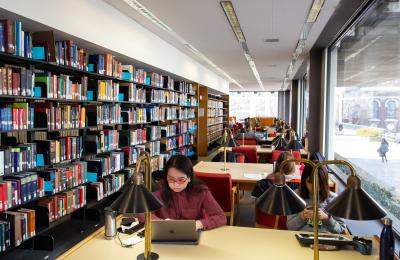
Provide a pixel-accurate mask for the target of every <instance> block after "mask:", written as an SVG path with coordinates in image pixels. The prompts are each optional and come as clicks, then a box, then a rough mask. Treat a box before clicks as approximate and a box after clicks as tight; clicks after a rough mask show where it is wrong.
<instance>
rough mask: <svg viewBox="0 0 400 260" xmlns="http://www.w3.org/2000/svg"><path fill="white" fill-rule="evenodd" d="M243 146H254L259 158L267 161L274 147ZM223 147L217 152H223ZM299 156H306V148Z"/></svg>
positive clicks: (230, 149)
mask: <svg viewBox="0 0 400 260" xmlns="http://www.w3.org/2000/svg"><path fill="white" fill-rule="evenodd" d="M241 146H244V147H256V149H257V154H258V155H260V158H262V159H264V160H265V161H267V162H269V161H270V160H271V154H272V151H273V150H274V148H263V147H261V145H241ZM226 150H227V151H232V147H227V148H226ZM223 151H224V147H221V148H219V149H218V152H223ZM300 154H301V158H305V159H307V158H308V153H307V151H306V150H304V149H301V150H300Z"/></svg>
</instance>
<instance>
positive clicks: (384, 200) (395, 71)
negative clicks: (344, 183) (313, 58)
mask: <svg viewBox="0 0 400 260" xmlns="http://www.w3.org/2000/svg"><path fill="white" fill-rule="evenodd" d="M399 27H400V3H399V2H398V1H391V2H388V1H376V2H375V3H374V4H373V6H372V7H371V8H370V9H369V10H368V11H367V13H365V14H363V16H362V18H361V19H359V20H358V22H357V23H356V24H355V25H353V26H352V27H351V28H350V29H349V30H348V31H347V32H346V33H345V34H344V36H343V37H342V38H340V39H339V40H338V41H337V43H335V44H334V45H333V46H332V47H331V48H330V49H329V77H330V80H329V84H330V85H329V88H330V90H331V91H332V90H333V93H334V94H333V95H331V96H330V97H329V96H328V97H329V98H331V99H330V101H333V102H330V103H331V104H332V105H331V106H332V107H331V109H332V110H333V113H331V114H330V117H329V118H328V121H329V120H332V119H333V121H334V124H332V123H330V125H331V126H332V127H334V128H335V130H334V131H332V132H330V135H332V136H329V138H331V139H332V140H333V142H330V146H332V147H330V148H329V151H330V153H329V154H328V156H329V157H330V159H333V157H334V158H335V159H345V160H347V161H349V162H351V163H352V164H353V165H354V166H355V168H356V170H357V174H358V175H359V176H360V178H361V179H362V183H363V188H364V189H365V190H366V191H367V192H368V193H369V194H370V195H371V196H372V197H373V198H374V199H375V200H376V201H377V202H378V203H380V204H381V205H382V206H383V207H384V208H385V209H386V210H387V212H388V216H389V217H390V218H392V219H393V224H394V227H395V229H397V230H398V231H400V167H399V165H400V124H399V120H400V113H399V112H398V107H399V100H400V74H399V69H400V59H399V57H400V45H399V42H400V31H399V29H398V28H399ZM384 140H386V141H387V143H388V144H389V146H388V151H387V152H384V151H386V148H384V149H383V148H382V146H385V145H384V143H385V141H384ZM382 151H383V152H382ZM386 159H387V160H386ZM348 174H349V172H347V171H346V170H343V175H342V176H341V177H343V178H344V179H345V178H346V177H347V176H348Z"/></svg>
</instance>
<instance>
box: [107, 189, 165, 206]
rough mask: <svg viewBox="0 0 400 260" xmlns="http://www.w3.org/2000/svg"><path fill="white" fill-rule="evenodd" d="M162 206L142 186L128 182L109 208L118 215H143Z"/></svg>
mask: <svg viewBox="0 0 400 260" xmlns="http://www.w3.org/2000/svg"><path fill="white" fill-rule="evenodd" d="M162 206H163V204H162V202H161V201H159V200H158V199H157V198H156V197H155V196H154V195H153V194H152V193H151V192H150V191H149V190H148V189H147V188H146V187H145V186H144V185H143V184H140V185H134V184H132V183H131V182H128V183H127V184H126V185H125V187H124V189H123V190H122V194H121V195H120V196H119V197H118V198H117V199H116V200H115V201H114V202H113V203H112V204H111V206H110V207H111V208H112V209H113V210H115V211H118V212H119V213H145V212H153V211H156V210H159V209H160V208H161V207H162Z"/></svg>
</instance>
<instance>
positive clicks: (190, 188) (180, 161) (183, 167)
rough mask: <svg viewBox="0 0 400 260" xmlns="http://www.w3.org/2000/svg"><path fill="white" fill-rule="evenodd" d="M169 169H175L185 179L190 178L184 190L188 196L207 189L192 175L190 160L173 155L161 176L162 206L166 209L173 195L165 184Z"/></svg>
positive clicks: (182, 156)
mask: <svg viewBox="0 0 400 260" xmlns="http://www.w3.org/2000/svg"><path fill="white" fill-rule="evenodd" d="M171 168H175V169H177V170H178V171H180V172H182V173H184V174H185V175H186V176H187V178H190V182H188V184H187V186H186V189H185V191H186V192H187V194H188V195H190V193H192V192H200V191H203V190H206V189H207V186H206V185H205V184H204V183H203V182H202V181H201V180H199V179H198V178H196V176H195V175H194V172H193V165H192V162H191V161H190V159H189V158H188V157H186V156H184V155H181V154H177V155H174V156H172V157H171V158H170V159H169V160H168V162H167V165H166V166H165V169H164V171H165V173H164V176H163V177H164V178H163V185H162V190H161V192H162V194H161V196H162V198H163V201H164V204H165V205H166V206H167V207H169V206H170V205H171V202H172V193H173V191H172V190H171V188H170V187H169V185H168V182H167V175H168V171H169V169H171Z"/></svg>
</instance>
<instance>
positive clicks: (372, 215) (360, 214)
mask: <svg viewBox="0 0 400 260" xmlns="http://www.w3.org/2000/svg"><path fill="white" fill-rule="evenodd" d="M288 162H307V163H308V164H310V165H311V166H313V172H312V177H313V190H314V191H316V190H319V180H318V175H319V171H318V169H319V168H321V167H322V166H324V165H329V164H340V165H345V166H348V167H349V169H350V171H351V176H350V177H349V178H348V179H347V187H346V189H345V190H344V191H343V192H342V193H341V194H340V195H339V196H337V197H336V198H335V199H333V200H332V201H331V202H330V203H329V205H328V206H327V208H326V211H327V212H328V213H330V214H331V215H332V216H336V217H340V218H345V219H353V220H373V219H380V218H382V217H384V216H385V215H386V213H385V211H384V209H383V208H382V207H380V206H379V205H378V204H377V203H376V202H375V201H374V199H372V198H371V197H370V196H369V195H368V194H367V193H366V192H365V191H364V190H362V189H361V180H360V178H358V177H357V175H356V173H355V170H354V168H353V166H352V165H351V164H350V163H348V162H346V161H344V160H330V161H323V162H319V163H317V164H314V163H313V162H311V161H309V160H307V159H288V160H285V161H283V162H282V163H281V167H283V165H285V164H286V163H288ZM318 207H319V192H313V193H312V208H313V209H317V208H318ZM313 228H314V260H318V259H319V247H318V212H317V210H314V211H313Z"/></svg>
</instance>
